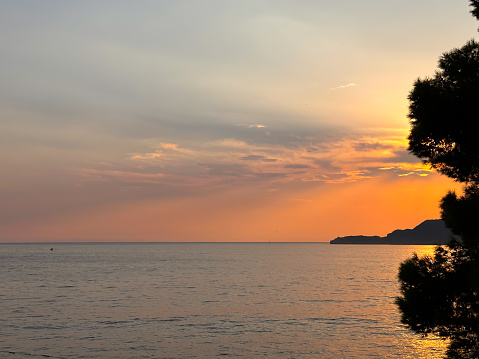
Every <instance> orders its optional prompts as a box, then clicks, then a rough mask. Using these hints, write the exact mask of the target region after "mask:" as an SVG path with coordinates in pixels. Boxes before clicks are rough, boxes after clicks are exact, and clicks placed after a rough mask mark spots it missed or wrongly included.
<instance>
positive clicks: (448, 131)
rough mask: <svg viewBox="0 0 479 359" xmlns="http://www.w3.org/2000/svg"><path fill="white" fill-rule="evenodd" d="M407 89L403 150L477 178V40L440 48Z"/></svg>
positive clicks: (459, 176)
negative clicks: (431, 72)
mask: <svg viewBox="0 0 479 359" xmlns="http://www.w3.org/2000/svg"><path fill="white" fill-rule="evenodd" d="M439 69H440V70H439V71H437V72H436V74H435V76H434V77H432V78H427V79H424V80H422V79H418V80H417V81H416V82H415V83H414V88H413V90H412V91H411V93H410V95H409V101H410V106H409V118H410V119H411V132H410V135H409V150H410V151H411V152H412V153H413V154H415V155H416V156H418V157H419V158H421V159H423V161H424V162H425V163H427V164H430V165H431V166H432V167H433V168H435V169H437V170H438V171H439V172H441V173H443V174H445V175H446V176H449V177H451V178H454V179H455V180H458V181H461V182H469V181H474V182H477V181H479V146H478V137H477V130H478V128H479V43H477V42H475V41H473V40H471V41H469V42H468V43H467V44H466V45H465V46H463V47H461V48H460V49H455V50H453V51H451V52H448V53H445V54H444V55H443V56H442V57H441V58H440V60H439Z"/></svg>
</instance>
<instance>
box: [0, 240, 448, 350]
mask: <svg viewBox="0 0 479 359" xmlns="http://www.w3.org/2000/svg"><path fill="white" fill-rule="evenodd" d="M51 247H53V249H54V250H53V251H51V250H50V248H51ZM432 248H433V247H432V246H417V247H414V246H367V245H355V246H354V245H342V246H334V245H329V244H325V243H317V244H314V243H294V244H293V243H282V244H280V243H271V244H268V243H241V244H240V243H216V244H213V243H211V244H208V243H196V244H193V243H190V244H184V243H183V244H164V243H163V244H23V245H22V244H16V245H7V244H4V245H0V273H1V276H2V281H1V282H0V302H1V303H2V304H1V306H0V332H1V333H2V334H1V336H0V350H1V351H0V357H5V358H12V359H14V358H35V357H38V358H41V357H45V356H49V357H51V358H214V357H220V356H221V357H232V358H241V357H242V358H441V357H442V354H443V352H444V348H445V343H444V342H443V341H440V340H435V339H429V340H427V339H422V338H420V337H417V336H415V335H413V334H412V333H410V332H409V331H407V330H406V329H404V328H403V327H402V326H401V325H400V323H399V314H398V311H397V309H396V307H395V305H394V298H395V296H397V295H398V284H397V280H396V273H397V269H398V265H399V263H400V261H402V260H404V259H405V258H407V257H408V256H410V255H411V254H412V253H413V252H414V251H416V252H421V253H424V252H430V251H432ZM14 353H15V354H14Z"/></svg>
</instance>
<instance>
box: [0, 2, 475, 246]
mask: <svg viewBox="0 0 479 359" xmlns="http://www.w3.org/2000/svg"><path fill="white" fill-rule="evenodd" d="M477 26H478V23H477V22H476V21H475V20H474V18H473V17H472V16H471V15H470V14H469V7H468V1H466V0H402V1H397V0H345V1H337V0H315V1H311V0H294V1H292V0H288V1H285V0H241V1H236V0H231V1H224V0H195V1H185V0H174V1H173V0H158V1H146V0H145V1H124V0H103V1H96V0H95V1H90V0H82V1H64V0H57V1H53V0H42V1H35V0H31V1H27V0H3V1H1V2H0V46H1V53H2V56H0V166H1V170H0V171H1V172H0V173H1V175H0V241H2V242H21V241H329V240H330V239H333V238H334V237H336V236H342V235H350V234H367V235H372V234H378V235H385V234H386V233H388V232H390V231H392V230H394V229H396V228H412V227H414V226H416V225H417V224H419V223H420V222H422V221H423V220H425V219H429V218H438V217H439V210H438V201H439V200H440V198H441V197H442V196H443V195H444V194H445V192H446V191H447V190H448V189H452V188H455V187H457V185H456V184H455V183H453V182H452V181H451V180H449V179H447V178H445V177H444V176H440V175H438V174H436V173H434V172H431V171H429V170H428V169H427V168H425V167H424V166H422V165H421V164H420V163H419V161H418V160H417V159H416V158H415V157H413V156H412V155H410V154H408V153H407V151H406V147H407V140H406V137H407V134H408V130H409V124H408V119H407V106H408V101H407V95H408V92H409V91H410V89H411V88H412V83H413V82H414V80H415V79H416V78H417V77H424V76H428V75H433V74H434V71H435V69H436V64H437V59H438V57H439V56H440V55H441V54H442V53H443V52H445V51H449V50H450V49H452V48H454V47H459V46H462V45H463V44H465V43H466V41H467V40H469V39H471V38H473V37H475V36H476V34H477V32H476V29H477Z"/></svg>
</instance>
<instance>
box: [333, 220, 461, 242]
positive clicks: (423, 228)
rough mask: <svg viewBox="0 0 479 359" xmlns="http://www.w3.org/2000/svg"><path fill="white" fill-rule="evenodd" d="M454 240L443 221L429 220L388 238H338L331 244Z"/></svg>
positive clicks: (394, 232) (401, 230)
mask: <svg viewBox="0 0 479 359" xmlns="http://www.w3.org/2000/svg"><path fill="white" fill-rule="evenodd" d="M451 238H452V233H451V231H450V230H449V229H448V228H446V226H445V225H444V222H443V221H442V220H441V219H428V220H426V221H424V222H422V223H421V224H419V225H418V226H416V227H414V228H413V229H396V230H395V231H393V232H391V233H389V234H388V235H387V236H386V237H380V236H346V237H337V238H335V239H333V240H332V241H330V242H329V243H331V244H446V243H447V242H449V241H450V240H451Z"/></svg>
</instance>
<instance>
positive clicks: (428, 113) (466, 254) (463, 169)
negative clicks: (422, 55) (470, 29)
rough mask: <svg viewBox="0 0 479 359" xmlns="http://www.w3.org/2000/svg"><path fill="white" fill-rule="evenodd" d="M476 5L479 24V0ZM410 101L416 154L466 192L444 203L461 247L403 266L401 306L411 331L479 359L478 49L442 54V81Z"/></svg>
mask: <svg viewBox="0 0 479 359" xmlns="http://www.w3.org/2000/svg"><path fill="white" fill-rule="evenodd" d="M470 5H471V6H472V10H471V13H472V14H473V15H474V16H475V17H476V18H477V19H479V0H470ZM409 101H410V106H409V118H410V121H411V132H410V135H409V137H408V139H409V151H410V152H412V153H413V154H415V155H416V156H418V157H419V158H421V159H422V160H423V162H424V163H426V164H429V165H431V166H432V167H433V168H435V169H436V170H438V171H439V172H440V173H442V174H445V175H446V176H448V177H450V178H453V179H454V180H456V181H459V182H463V183H464V184H465V187H464V191H463V194H462V195H461V196H458V195H457V194H456V193H454V192H449V193H447V194H446V195H445V196H444V197H443V198H442V200H441V204H440V208H441V218H442V219H443V220H444V222H445V224H446V226H447V227H449V228H450V229H451V231H452V233H454V234H455V235H457V236H458V237H459V238H460V240H455V239H454V240H451V242H450V243H449V244H448V245H447V246H442V247H441V246H438V247H436V249H435V253H434V255H433V256H425V257H422V258H419V257H418V256H417V255H413V257H412V258H410V259H408V260H406V261H405V262H403V263H402V264H401V266H400V268H399V274H398V279H399V283H400V292H401V296H400V297H398V298H397V299H396V303H397V305H398V307H399V309H400V312H401V321H402V323H403V324H405V325H406V326H407V327H408V328H409V329H411V330H413V331H415V332H416V333H420V334H423V335H427V334H435V335H438V336H440V337H443V338H445V339H450V341H449V346H448V351H447V357H448V358H479V136H478V135H479V43H477V42H476V41H474V40H471V41H469V42H468V43H467V44H466V45H464V46H463V47H461V48H458V49H454V50H452V51H450V52H448V53H445V54H443V55H442V57H441V58H440V60H439V70H438V71H436V73H435V75H434V76H433V77H431V78H426V79H418V80H417V81H416V82H415V83H414V87H413V90H412V91H411V93H410V95H409Z"/></svg>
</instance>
